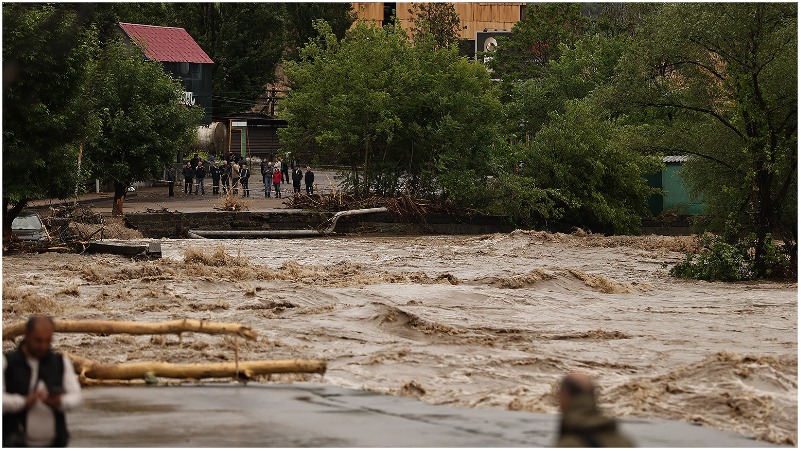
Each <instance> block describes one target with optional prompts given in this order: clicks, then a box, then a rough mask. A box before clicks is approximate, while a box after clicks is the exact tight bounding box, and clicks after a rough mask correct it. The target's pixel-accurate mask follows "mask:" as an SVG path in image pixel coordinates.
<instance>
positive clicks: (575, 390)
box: [559, 375, 595, 396]
mask: <svg viewBox="0 0 801 451" xmlns="http://www.w3.org/2000/svg"><path fill="white" fill-rule="evenodd" d="M559 391H560V392H564V393H567V394H569V395H570V396H575V395H581V394H588V395H595V386H594V385H592V383H587V382H586V381H584V380H580V379H578V378H576V377H573V376H572V375H567V376H565V377H564V378H563V379H562V381H561V382H560V383H559Z"/></svg>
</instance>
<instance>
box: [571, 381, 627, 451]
mask: <svg viewBox="0 0 801 451" xmlns="http://www.w3.org/2000/svg"><path fill="white" fill-rule="evenodd" d="M557 400H558V402H559V410H561V411H562V420H561V423H560V426H559V439H558V440H557V442H556V446H557V447H560V448H630V447H632V446H634V445H633V444H632V443H631V441H630V440H629V439H628V438H627V437H626V436H624V435H623V434H621V433H620V432H619V431H618V430H617V421H616V420H615V419H614V418H611V417H607V416H605V415H604V414H603V413H602V412H601V411H600V409H599V408H598V402H597V399H596V395H595V385H594V383H593V382H592V379H591V378H590V377H589V376H588V375H586V374H582V373H570V374H568V375H567V376H565V377H564V378H563V379H562V381H561V382H560V383H559V391H558V393H557Z"/></svg>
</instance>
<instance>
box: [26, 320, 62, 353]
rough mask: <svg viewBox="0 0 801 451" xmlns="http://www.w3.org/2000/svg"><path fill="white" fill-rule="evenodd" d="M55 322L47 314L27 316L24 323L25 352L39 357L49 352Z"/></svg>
mask: <svg viewBox="0 0 801 451" xmlns="http://www.w3.org/2000/svg"><path fill="white" fill-rule="evenodd" d="M54 330H55V324H54V323H53V319H52V318H50V317H49V316H44V315H34V316H31V317H30V318H28V322H27V324H26V325H25V352H26V353H27V354H28V355H29V356H31V357H33V358H35V359H41V358H43V357H44V356H46V355H47V354H48V352H50V344H51V343H52V341H53V332H54Z"/></svg>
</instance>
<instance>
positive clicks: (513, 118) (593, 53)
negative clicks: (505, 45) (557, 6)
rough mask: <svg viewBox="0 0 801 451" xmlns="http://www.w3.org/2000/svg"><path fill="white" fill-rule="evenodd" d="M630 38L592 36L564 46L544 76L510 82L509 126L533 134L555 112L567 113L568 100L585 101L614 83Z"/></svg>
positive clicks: (507, 109)
mask: <svg viewBox="0 0 801 451" xmlns="http://www.w3.org/2000/svg"><path fill="white" fill-rule="evenodd" d="M628 45H629V39H628V38H626V37H624V36H615V37H606V36H603V35H588V36H584V37H582V38H580V39H578V40H577V41H576V42H575V44H574V45H572V46H567V45H564V44H562V46H561V49H560V56H559V58H558V59H556V60H552V61H550V62H549V64H548V67H547V70H546V71H544V72H543V73H542V74H541V75H540V76H538V77H536V78H531V79H528V80H524V81H518V82H513V83H510V86H511V88H510V89H511V96H510V97H509V101H508V102H507V103H506V115H507V118H508V121H509V125H511V126H512V127H513V128H515V129H516V128H518V127H519V128H522V129H523V131H524V132H525V133H527V134H530V135H533V134H536V132H537V131H538V130H539V129H540V128H542V127H543V126H544V125H546V124H547V123H548V121H549V118H550V116H551V114H552V113H559V114H561V113H563V112H564V111H565V106H566V104H567V102H568V101H570V100H576V99H582V98H584V97H586V96H587V95H589V94H590V93H591V92H593V91H594V90H595V89H596V88H599V87H602V86H605V85H607V84H609V83H610V81H611V79H612V76H613V75H614V69H615V66H616V65H617V62H618V60H619V59H620V57H621V56H622V55H623V52H624V51H625V50H626V49H627V48H628Z"/></svg>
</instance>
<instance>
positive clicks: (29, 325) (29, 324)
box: [25, 315, 56, 333]
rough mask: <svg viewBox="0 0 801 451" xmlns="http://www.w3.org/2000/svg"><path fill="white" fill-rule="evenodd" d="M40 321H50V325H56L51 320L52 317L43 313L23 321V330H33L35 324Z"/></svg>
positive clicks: (28, 331)
mask: <svg viewBox="0 0 801 451" xmlns="http://www.w3.org/2000/svg"><path fill="white" fill-rule="evenodd" d="M40 321H47V322H48V323H50V326H52V327H53V328H55V327H56V323H55V322H54V321H53V318H51V317H49V316H45V315H33V316H31V317H30V318H28V322H27V323H25V332H27V333H30V332H33V329H34V328H36V325H37V324H38V323H39V322H40Z"/></svg>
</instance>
